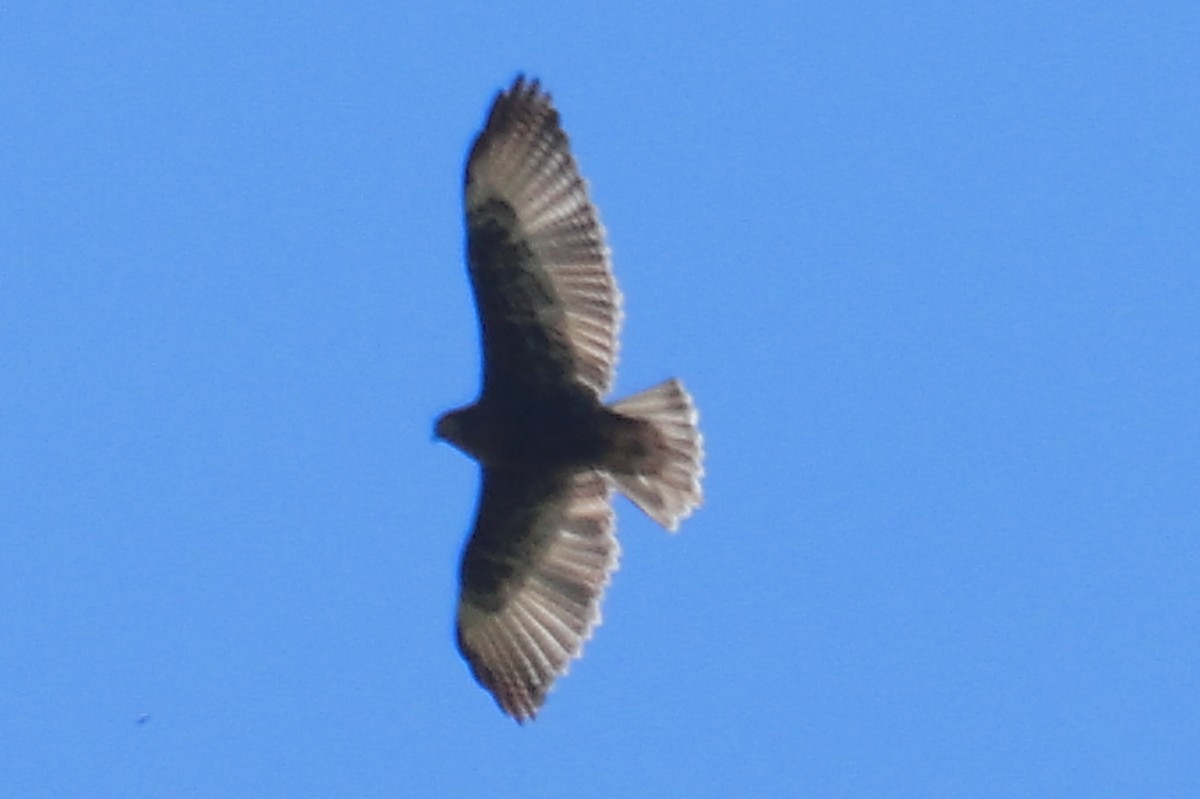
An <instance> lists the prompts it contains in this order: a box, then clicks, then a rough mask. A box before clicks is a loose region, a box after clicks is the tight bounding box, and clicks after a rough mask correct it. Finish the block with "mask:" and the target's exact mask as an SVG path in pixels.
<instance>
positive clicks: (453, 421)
mask: <svg viewBox="0 0 1200 799" xmlns="http://www.w3.org/2000/svg"><path fill="white" fill-rule="evenodd" d="M478 417H479V414H478V413H477V411H476V406H474V405H470V406H467V407H465V408H456V409H454V410H452V411H448V412H446V413H443V414H442V415H441V416H439V417H438V420H437V423H436V424H435V425H434V427H433V436H434V438H437V439H441V440H442V441H445V442H446V443H447V444H453V445H454V446H456V447H458V448H459V449H461V450H462V451H463V452H465V453H467V454H468V455H471V456H472V457H474V458H476V459H478V458H479V457H480V453H479V449H480V435H479V430H478V428H479V418H478Z"/></svg>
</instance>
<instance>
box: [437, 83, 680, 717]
mask: <svg viewBox="0 0 1200 799" xmlns="http://www.w3.org/2000/svg"><path fill="white" fill-rule="evenodd" d="M464 204H465V211H466V228H467V265H468V271H469V273H470V277H471V284H472V287H473V289H474V293H475V304H476V308H477V310H478V315H479V323H480V328H481V337H482V347H483V386H482V389H481V391H480V394H479V398H478V400H477V401H476V402H475V403H474V404H473V405H469V406H465V407H462V408H458V409H456V410H452V411H450V412H448V413H446V414H444V415H442V416H441V417H440V418H439V419H438V420H437V426H436V430H435V434H436V436H437V437H438V438H440V439H443V440H445V441H447V442H449V443H450V444H453V445H454V446H456V447H458V448H459V449H461V450H462V451H463V452H465V453H466V454H468V455H470V456H471V457H473V458H475V459H476V460H477V461H478V462H479V464H480V466H481V467H482V471H483V480H482V482H483V485H482V490H481V495H480V499H479V506H478V510H477V513H476V518H475V527H474V530H473V532H472V533H471V537H470V539H469V540H468V541H467V544H466V548H465V550H464V552H463V557H462V566H461V570H460V575H459V576H460V583H461V590H460V596H459V603H458V621H457V642H458V648H459V650H460V651H461V653H462V655H463V657H464V658H465V659H466V661H467V663H468V664H469V665H470V667H471V671H472V672H473V674H474V676H475V678H476V679H477V680H478V681H479V683H480V684H481V685H483V687H484V688H486V689H487V690H488V691H490V692H491V693H492V695H493V696H494V697H495V699H496V702H497V703H498V704H499V705H500V708H501V709H502V710H503V711H504V712H505V713H507V714H508V715H510V716H512V717H513V718H515V719H516V720H517V721H518V722H525V721H527V720H530V719H532V718H534V716H535V715H536V714H537V712H538V710H539V708H540V707H541V705H542V703H543V702H544V701H545V698H546V693H547V691H549V689H550V686H551V685H552V684H553V682H554V680H555V679H556V678H558V677H559V676H560V675H562V674H563V673H564V672H565V671H566V669H567V666H568V664H569V663H570V661H571V660H572V659H574V658H576V657H578V656H579V654H580V652H581V650H582V648H583V644H584V642H585V641H586V640H587V639H588V638H589V637H590V636H591V633H592V629H593V628H594V627H595V626H596V624H597V623H598V622H599V619H600V600H601V597H602V595H603V593H604V590H605V588H606V586H607V585H608V582H609V578H610V575H611V574H612V572H613V571H614V570H615V569H616V566H617V554H618V552H619V547H618V544H617V539H616V537H615V535H614V529H613V509H612V503H611V495H612V491H613V489H614V488H616V489H618V490H620V491H621V492H622V493H624V494H625V495H626V496H627V497H629V498H630V499H631V500H632V501H633V502H634V503H635V504H637V505H638V507H640V508H641V509H642V510H643V511H645V512H646V513H647V514H648V515H649V516H650V518H651V519H653V520H654V521H656V522H658V523H659V524H660V525H662V526H663V527H665V528H666V529H668V530H675V529H676V527H677V526H678V524H679V521H680V520H681V519H683V518H684V517H686V516H688V515H689V514H690V513H691V512H692V510H693V509H695V508H696V507H697V506H698V505H699V504H700V502H701V498H702V497H701V491H700V478H701V476H702V474H703V468H702V458H703V452H702V448H701V445H702V441H701V436H700V431H699V429H698V428H697V425H696V420H697V414H696V408H695V405H694V404H693V402H692V398H691V396H689V394H688V393H687V391H686V390H684V388H683V385H682V384H681V383H680V382H679V381H678V380H674V379H671V380H667V381H666V382H664V383H662V384H660V385H658V386H655V387H654V388H651V389H649V390H647V391H643V392H642V393H640V394H636V395H634V396H632V397H629V398H627V399H622V400H619V401H617V402H614V403H612V404H611V405H606V404H605V403H604V401H603V398H604V396H605V395H606V394H607V393H608V392H609V389H610V388H611V386H612V383H613V377H614V369H615V365H616V360H617V332H618V328H619V326H620V321H621V295H620V292H619V291H618V290H617V285H616V282H615V281H614V279H613V275H612V270H611V267H610V265H609V253H608V246H607V244H606V243H605V235H604V228H603V227H601V225H600V222H599V219H598V218H597V215H596V209H595V207H594V206H593V205H592V203H591V201H590V200H589V199H588V193H587V187H586V184H585V183H584V181H583V178H581V177H580V175H579V170H578V168H577V166H576V163H575V159H574V158H573V157H572V155H571V151H570V148H569V146H568V142H567V137H566V134H565V133H563V130H562V127H561V126H560V124H559V117H558V112H557V111H556V110H555V109H554V105H553V104H552V102H551V99H550V96H549V95H548V94H547V93H546V92H544V91H543V90H542V89H541V87H540V85H539V83H538V81H537V80H531V81H527V80H526V79H525V78H524V77H523V76H522V77H518V78H517V79H516V80H515V81H514V82H513V84H512V85H511V86H510V87H509V88H508V89H507V90H505V91H502V92H500V93H499V94H498V95H497V96H496V99H495V101H494V103H493V104H492V108H491V112H490V113H489V115H488V118H487V123H486V124H485V126H484V129H483V131H482V132H481V133H480V134H479V136H478V138H476V140H475V143H474V146H473V147H472V148H471V153H470V156H469V157H468V159H467V167H466V176H465V187H464Z"/></svg>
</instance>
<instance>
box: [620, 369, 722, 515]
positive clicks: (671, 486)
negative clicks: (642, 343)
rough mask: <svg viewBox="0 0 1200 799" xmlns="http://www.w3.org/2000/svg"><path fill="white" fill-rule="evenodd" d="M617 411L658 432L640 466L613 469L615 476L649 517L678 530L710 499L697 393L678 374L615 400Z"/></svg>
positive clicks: (649, 438)
mask: <svg viewBox="0 0 1200 799" xmlns="http://www.w3.org/2000/svg"><path fill="white" fill-rule="evenodd" d="M612 409H613V410H614V411H616V412H617V413H619V414H621V415H622V416H628V417H632V418H634V419H637V420H639V421H642V422H647V423H648V424H649V427H650V430H651V431H652V435H650V436H648V437H647V439H648V440H647V439H644V440H647V444H648V446H647V447H646V449H647V450H648V451H647V452H646V453H645V456H644V457H642V458H639V459H638V461H639V465H638V467H637V468H636V469H635V470H632V471H629V472H626V471H624V470H621V471H616V472H613V475H612V476H613V479H614V480H616V482H617V485H618V487H620V489H621V491H622V492H623V493H624V494H625V496H627V497H629V498H630V499H631V500H633V502H634V503H636V504H637V506H638V507H639V508H641V509H642V510H643V511H645V512H646V515H648V516H649V517H650V518H651V519H654V521H656V522H658V523H659V524H661V525H662V526H663V527H665V528H666V529H668V530H671V531H674V530H675V529H676V528H677V527H678V526H679V522H680V520H681V519H684V518H686V517H687V516H688V515H690V514H691V512H692V511H693V510H695V509H696V508H697V507H698V506H699V505H700V503H701V501H703V498H704V497H703V494H702V493H701V490H700V478H701V477H702V476H703V475H704V465H703V460H704V446H703V445H704V439H703V437H702V436H701V435H700V428H699V427H697V424H696V422H697V419H698V414H697V413H696V406H695V404H694V403H693V402H692V397H691V395H690V394H688V393H687V390H686V389H684V387H683V384H682V383H680V382H679V381H678V380H675V379H674V378H672V379H670V380H668V381H666V382H665V383H660V384H658V385H657V386H654V387H653V388H650V389H647V390H646V391H643V392H642V393H640V394H634V395H633V396H632V397H627V398H625V399H623V400H620V401H618V402H615V403H613V406H612Z"/></svg>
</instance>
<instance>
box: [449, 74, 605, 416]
mask: <svg viewBox="0 0 1200 799" xmlns="http://www.w3.org/2000/svg"><path fill="white" fill-rule="evenodd" d="M464 204H465V210H466V225H467V261H468V266H469V269H470V273H471V282H472V285H473V287H474V290H475V303H476V307H477V308H478V311H479V318H480V326H481V328H482V336H483V357H484V393H485V394H487V393H488V392H495V391H500V392H505V391H507V392H510V393H512V394H515V393H523V394H526V395H529V394H533V393H536V392H538V391H542V390H545V389H553V388H554V387H555V386H561V385H563V384H564V383H566V382H578V383H580V384H582V385H584V386H586V387H587V388H588V389H590V390H591V391H592V392H594V393H595V394H596V395H597V396H603V395H604V394H606V393H608V391H609V389H610V388H611V386H612V381H613V372H614V370H615V367H616V360H617V334H618V332H619V329H620V323H621V295H620V292H619V291H618V289H617V285H616V282H615V280H614V279H613V275H612V269H611V268H610V264H609V255H608V246H607V244H606V243H605V235H604V228H603V227H602V226H601V225H600V222H599V220H598V218H597V215H596V209H595V207H594V206H593V205H592V203H591V201H590V200H589V199H588V194H587V187H586V185H585V183H584V181H583V178H581V177H580V176H579V169H578V167H577V165H576V163H575V159H574V158H573V157H572V156H571V151H570V148H569V145H568V142H567V136H566V134H565V133H563V130H562V127H561V126H560V125H559V118H558V112H557V111H556V110H555V109H554V106H553V105H552V104H551V101H550V97H549V95H547V94H546V93H545V92H543V91H542V90H541V89H540V87H539V85H538V83H537V81H532V82H526V81H525V79H524V78H523V77H522V78H517V80H516V81H515V82H514V83H513V85H512V86H511V87H510V88H509V89H507V90H506V91H503V92H501V93H500V94H499V95H497V97H496V100H495V103H494V104H493V105H492V110H491V113H490V114H489V116H488V120H487V124H486V125H485V126H484V129H483V132H481V133H480V134H479V137H478V138H477V139H476V140H475V144H474V146H473V147H472V148H471V154H470V157H469V158H468V160H467V168H466V185H465V189H464Z"/></svg>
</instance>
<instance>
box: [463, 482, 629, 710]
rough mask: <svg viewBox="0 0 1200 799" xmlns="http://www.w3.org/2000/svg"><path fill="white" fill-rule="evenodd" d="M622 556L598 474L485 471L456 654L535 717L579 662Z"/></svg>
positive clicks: (502, 700)
mask: <svg viewBox="0 0 1200 799" xmlns="http://www.w3.org/2000/svg"><path fill="white" fill-rule="evenodd" d="M618 553H619V546H618V544H617V539H616V537H615V535H614V533H613V510H612V504H611V502H610V487H609V484H608V481H607V480H606V479H605V478H604V477H602V476H601V475H600V474H598V473H596V472H592V471H584V472H575V473H569V474H568V473H564V474H560V475H555V476H549V477H540V478H537V477H531V476H529V475H527V474H524V473H519V472H506V471H500V470H495V469H491V470H486V471H485V472H484V481H483V494H482V497H481V500H480V505H479V512H478V515H477V517H476V520H475V530H474V532H473V533H472V534H471V538H470V540H469V541H468V542H467V547H466V550H465V552H464V553H463V560H462V571H461V593H460V597H459V605H458V647H459V650H460V651H461V652H462V654H463V657H465V658H466V659H467V662H468V663H469V664H470V666H471V670H472V672H473V673H474V674H475V678H476V679H477V680H478V681H479V682H480V684H481V685H483V686H484V687H485V688H487V689H488V690H489V691H490V692H491V693H492V695H493V696H494V697H495V698H496V702H497V703H498V704H499V705H500V707H501V708H502V709H503V710H504V711H505V712H506V713H508V714H509V715H510V716H512V717H513V718H515V719H517V720H518V721H525V720H527V719H531V718H533V717H534V716H535V715H536V713H537V711H538V708H539V707H540V706H541V704H542V702H543V701H544V699H545V697H546V692H547V691H548V690H549V689H550V686H551V684H552V683H553V682H554V680H555V679H556V678H557V677H559V676H560V675H562V674H563V673H564V672H565V671H566V669H567V665H568V664H569V663H570V661H571V660H572V659H574V658H576V657H578V656H579V654H580V653H581V651H582V649H583V644H584V642H585V641H587V639H588V638H589V637H590V636H591V632H592V629H593V628H594V627H595V625H596V624H597V623H598V622H599V620H600V600H601V597H602V596H603V594H604V589H605V588H606V587H607V585H608V581H609V576H610V575H611V574H612V572H613V571H614V570H615V569H616V565H617V556H618Z"/></svg>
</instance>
